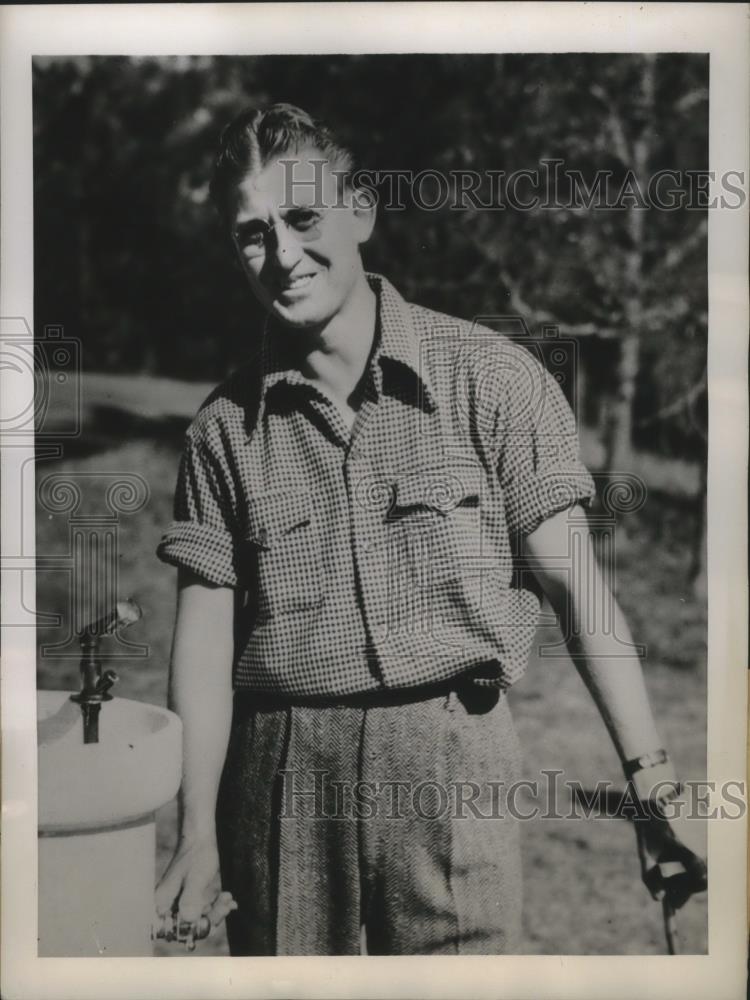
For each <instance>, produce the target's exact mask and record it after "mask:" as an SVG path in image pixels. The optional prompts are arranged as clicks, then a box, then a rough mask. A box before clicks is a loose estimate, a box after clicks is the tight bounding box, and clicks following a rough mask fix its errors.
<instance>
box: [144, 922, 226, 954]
mask: <svg viewBox="0 0 750 1000" xmlns="http://www.w3.org/2000/svg"><path fill="white" fill-rule="evenodd" d="M210 933H211V921H210V920H209V919H208V917H206V916H203V917H199V918H198V920H180V919H179V918H178V916H177V915H176V914H174V913H168V914H165V915H164V916H159V917H157V918H156V921H155V923H154V925H153V927H152V928H151V938H152V940H156V939H157V938H163V939H164V940H165V941H169V942H172V941H177V943H178V944H184V945H185V947H186V948H187V950H188V951H195V942H196V941H200V940H202V939H203V938H206V937H208V935H209V934H210Z"/></svg>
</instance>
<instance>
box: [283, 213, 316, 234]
mask: <svg viewBox="0 0 750 1000" xmlns="http://www.w3.org/2000/svg"><path fill="white" fill-rule="evenodd" d="M319 220H320V216H319V214H318V213H317V212H313V211H312V209H307V208H305V209H300V210H299V211H297V212H295V213H294V214H293V215H292V216H291V217H289V218H287V222H288V224H289V225H290V226H292V228H294V229H298V230H299V231H300V232H304V231H305V230H306V229H311V228H312V227H313V226H314V225H316V223H317V222H318V221H319Z"/></svg>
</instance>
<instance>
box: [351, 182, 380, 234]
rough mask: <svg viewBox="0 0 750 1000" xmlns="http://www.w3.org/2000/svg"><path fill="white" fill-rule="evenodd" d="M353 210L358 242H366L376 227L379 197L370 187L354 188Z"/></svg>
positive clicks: (352, 194) (352, 195)
mask: <svg viewBox="0 0 750 1000" xmlns="http://www.w3.org/2000/svg"><path fill="white" fill-rule="evenodd" d="M351 199H352V212H353V213H354V225H355V230H356V234H357V242H358V243H366V242H367V241H368V240H369V238H370V236H371V235H372V231H373V229H374V227H375V217H376V215H377V199H376V197H375V192H374V191H370V190H369V189H368V188H354V189H353V190H352V192H351Z"/></svg>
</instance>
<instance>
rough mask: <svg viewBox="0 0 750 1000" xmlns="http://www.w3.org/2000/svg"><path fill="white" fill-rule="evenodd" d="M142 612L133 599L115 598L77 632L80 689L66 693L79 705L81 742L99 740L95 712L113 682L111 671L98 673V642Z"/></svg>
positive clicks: (134, 620) (100, 669)
mask: <svg viewBox="0 0 750 1000" xmlns="http://www.w3.org/2000/svg"><path fill="white" fill-rule="evenodd" d="M142 614H143V612H142V611H141V609H140V607H139V606H138V605H137V604H136V602H135V601H133V600H130V599H128V600H126V601H118V602H117V605H116V607H115V609H114V611H111V612H110V613H109V614H107V615H103V616H102V617H101V618H99V619H97V621H95V622H92V623H91V624H90V625H87V626H86V627H85V628H84V629H82V630H81V632H79V638H80V641H81V690H80V691H79V692H78V693H77V694H72V695H71V696H70V700H71V701H75V702H76V703H77V704H79V705H80V706H81V713H82V715H83V742H84V743H98V742H99V712H100V710H101V707H102V702H104V701H111V700H112V695H111V694H110V693H109V689H110V688H111V687H112V685H113V684H114V683H116V681H117V679H118V678H117V674H116V673H115V672H114V670H105V671H104V673H102V662H101V660H100V659H99V643H100V642H101V638H102V636H104V635H112V634H113V633H114V632H117V631H119V630H120V629H123V628H127V627H128V625H132V624H133V623H134V622H137V621H138V619H139V618H140V617H141V615H142Z"/></svg>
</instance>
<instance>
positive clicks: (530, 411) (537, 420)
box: [498, 348, 596, 535]
mask: <svg viewBox="0 0 750 1000" xmlns="http://www.w3.org/2000/svg"><path fill="white" fill-rule="evenodd" d="M517 350H518V351H519V352H522V354H521V355H520V357H521V358H522V360H521V363H520V364H516V365H515V366H514V370H513V375H512V376H510V377H509V378H508V380H507V381H506V384H505V390H504V393H503V400H502V404H501V420H500V422H499V426H498V433H499V435H500V439H501V440H500V453H499V458H498V474H499V477H500V483H501V486H502V489H503V496H504V502H505V516H506V522H507V525H508V529H509V531H510V532H511V534H516V535H529V534H531V532H532V531H534V530H535V529H536V528H537V527H539V525H540V524H541V523H542V521H544V520H546V519H547V518H548V517H550V516H551V515H553V514H556V513H557V512H559V511H561V510H566V509H567V508H569V507H572V506H573V505H574V504H578V503H581V504H584V505H588V504H590V503H591V501H592V500H593V498H594V496H595V493H596V489H595V486H594V481H593V479H592V478H591V475H590V473H589V472H588V470H587V469H586V467H585V466H584V464H583V463H582V461H581V458H580V455H579V442H578V433H577V429H576V422H575V417H574V416H573V412H572V410H571V408H570V405H569V404H568V401H567V399H566V398H565V395H564V394H563V392H562V389H561V388H560V386H559V385H558V383H557V381H556V380H555V379H554V378H553V377H552V376H551V375H550V373H549V372H548V371H547V370H546V369H545V368H544V367H543V365H541V364H540V363H539V362H538V361H536V359H535V358H533V357H532V356H531V354H530V353H529V352H528V351H526V350H525V349H523V348H517Z"/></svg>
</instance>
